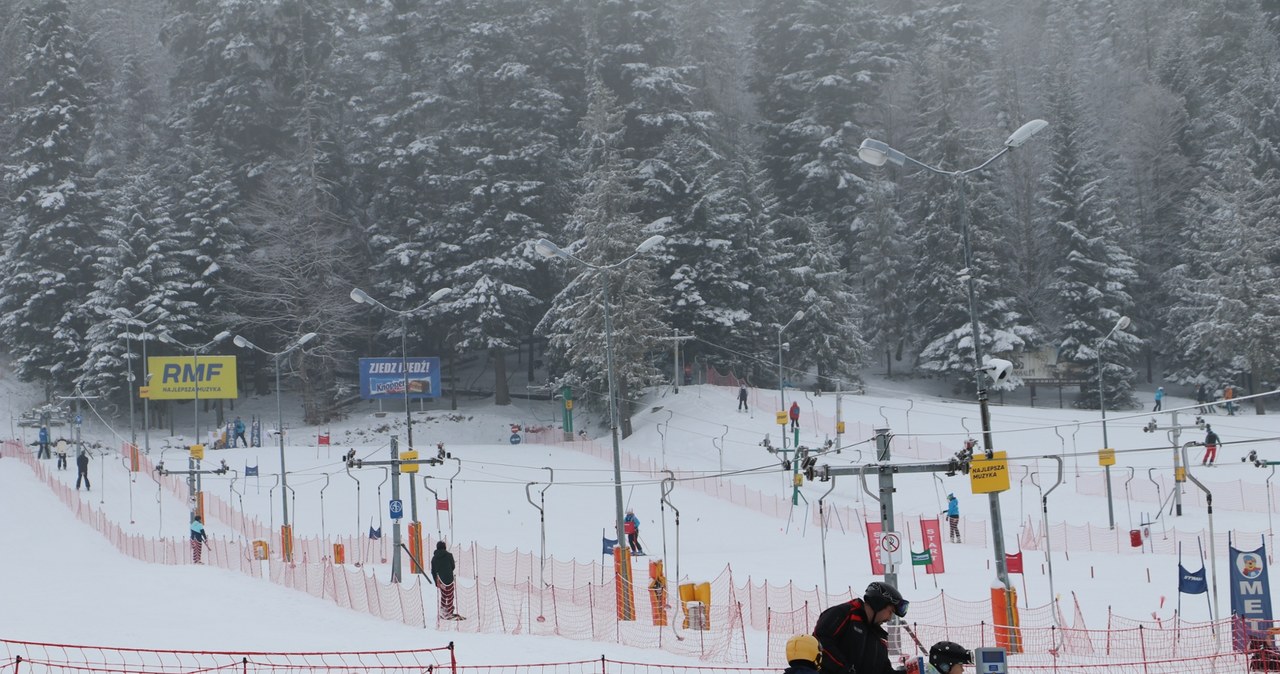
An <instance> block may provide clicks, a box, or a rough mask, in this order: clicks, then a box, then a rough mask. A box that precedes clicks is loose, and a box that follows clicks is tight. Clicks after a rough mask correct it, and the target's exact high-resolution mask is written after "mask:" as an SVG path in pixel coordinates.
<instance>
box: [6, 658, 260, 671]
mask: <svg viewBox="0 0 1280 674" xmlns="http://www.w3.org/2000/svg"><path fill="white" fill-rule="evenodd" d="M240 672H241V674H249V658H247V657H245V656H243V655H242V656H240ZM15 674H16V672H15Z"/></svg>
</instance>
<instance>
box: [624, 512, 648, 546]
mask: <svg viewBox="0 0 1280 674" xmlns="http://www.w3.org/2000/svg"><path fill="white" fill-rule="evenodd" d="M622 533H624V534H626V535H627V545H628V546H630V548H631V554H633V555H643V554H644V549H642V548H641V547H640V518H638V517H636V511H635V510H633V509H631V508H627V516H626V517H625V518H623V520H622Z"/></svg>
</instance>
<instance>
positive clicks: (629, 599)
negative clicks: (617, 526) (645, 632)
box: [613, 545, 636, 620]
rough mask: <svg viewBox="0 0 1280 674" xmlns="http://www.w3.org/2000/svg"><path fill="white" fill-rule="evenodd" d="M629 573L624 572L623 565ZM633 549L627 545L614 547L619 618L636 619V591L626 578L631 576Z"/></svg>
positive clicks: (614, 576)
mask: <svg viewBox="0 0 1280 674" xmlns="http://www.w3.org/2000/svg"><path fill="white" fill-rule="evenodd" d="M624 565H625V566H626V568H627V573H626V574H623V573H622V570H623V566H624ZM631 577H632V576H631V551H630V550H628V549H627V546H625V545H619V546H618V547H616V548H614V549H613V582H614V586H615V587H616V595H617V598H618V620H635V619H636V597H635V591H634V589H633V588H632V587H631V585H630V584H629V583H627V582H625V580H626V579H627V578H631Z"/></svg>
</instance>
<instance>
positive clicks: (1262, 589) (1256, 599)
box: [1228, 543, 1272, 650]
mask: <svg viewBox="0 0 1280 674" xmlns="http://www.w3.org/2000/svg"><path fill="white" fill-rule="evenodd" d="M1228 549H1229V550H1230V551H1231V552H1230V555H1229V557H1230V559H1231V574H1230V578H1231V581H1230V584H1231V613H1232V614H1233V615H1234V616H1235V617H1236V618H1237V619H1239V620H1240V621H1241V622H1242V623H1243V625H1244V629H1243V630H1236V633H1235V639H1234V641H1235V647H1236V650H1244V649H1245V648H1246V647H1247V646H1248V643H1249V639H1250V638H1251V636H1252V635H1254V634H1257V635H1260V636H1269V635H1268V634H1267V629H1268V628H1270V627H1271V625H1272V614H1271V581H1270V579H1269V578H1268V575H1267V546H1266V544H1265V543H1264V544H1263V545H1262V546H1260V547H1259V548H1258V549H1257V550H1252V551H1243V550H1237V549H1236V548H1235V546H1234V545H1232V546H1230V547H1229V548H1228Z"/></svg>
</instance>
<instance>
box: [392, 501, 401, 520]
mask: <svg viewBox="0 0 1280 674" xmlns="http://www.w3.org/2000/svg"><path fill="white" fill-rule="evenodd" d="M401 517H404V501H401V500H400V499H398V498H394V499H391V519H393V520H398V519H400V518H401Z"/></svg>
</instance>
